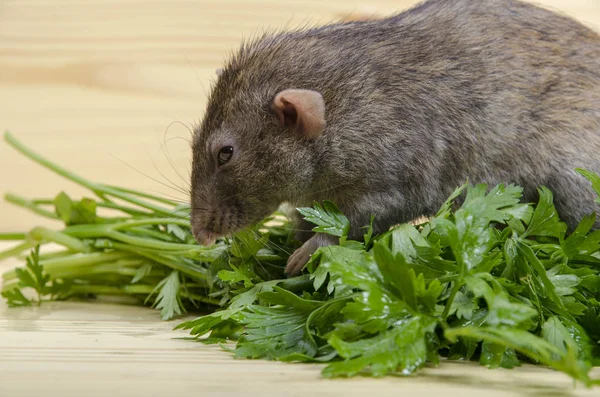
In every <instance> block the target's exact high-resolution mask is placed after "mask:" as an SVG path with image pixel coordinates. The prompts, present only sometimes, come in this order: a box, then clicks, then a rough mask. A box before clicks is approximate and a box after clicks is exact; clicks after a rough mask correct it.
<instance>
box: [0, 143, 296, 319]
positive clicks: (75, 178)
mask: <svg viewBox="0 0 600 397" xmlns="http://www.w3.org/2000/svg"><path fill="white" fill-rule="evenodd" d="M5 140H6V142H7V143H8V144H9V145H11V146H12V147H13V148H15V149H16V150H17V151H19V152H20V153H22V154H23V155H25V156H26V157H28V158H30V159H31V160H33V161H35V162H37V163H38V164H40V165H42V166H44V167H46V168H48V169H49V170H51V171H53V172H55V173H57V174H59V175H61V176H63V177H65V178H66V179H68V180H70V181H72V182H75V183H76V184H78V185H80V186H83V187H85V188H87V189H88V190H89V191H90V192H91V193H92V195H91V196H90V197H85V198H83V199H81V200H73V199H71V198H70V197H69V196H68V195H67V194H65V193H64V192H61V193H59V194H58V195H57V196H56V197H54V198H43V199H37V198H36V199H27V198H24V197H21V196H18V195H15V194H10V193H9V194H6V195H5V196H4V197H5V200H6V201H8V202H10V203H12V204H15V205H18V206H20V207H23V208H26V209H28V210H30V211H33V212H34V213H36V214H38V215H40V216H43V217H45V218H49V219H52V220H55V221H57V222H60V223H63V225H64V227H63V228H62V229H61V230H51V229H49V228H45V227H35V228H33V229H31V230H30V231H29V232H27V233H6V234H0V240H13V241H20V242H19V243H18V244H16V245H15V246H14V247H12V248H10V249H8V250H6V251H3V252H0V260H2V259H5V258H9V257H18V258H22V257H23V255H26V253H27V252H28V251H30V250H31V254H30V255H29V256H28V257H26V258H25V262H26V265H25V267H23V268H17V269H14V270H11V271H8V272H6V273H4V274H3V275H2V296H3V297H4V298H5V299H6V301H7V303H8V305H9V306H11V307H17V306H30V305H32V304H34V303H37V304H40V303H41V302H42V301H44V300H54V299H82V298H91V297H92V298H93V297H97V296H107V295H110V296H113V297H125V298H133V299H136V300H137V301H139V302H140V303H141V304H151V305H152V306H153V307H155V308H156V309H158V310H160V312H161V317H162V319H164V320H169V319H172V318H174V317H176V316H179V315H181V314H183V313H185V312H186V311H187V310H189V309H190V308H192V309H198V308H200V309H203V310H214V309H215V308H218V307H221V306H223V305H226V304H227V303H228V302H229V299H230V292H229V290H230V287H229V284H227V283H225V282H223V281H222V280H221V279H219V278H217V276H216V272H217V271H218V270H217V269H219V267H220V266H222V265H221V262H222V260H223V258H225V257H226V258H227V261H228V264H227V266H228V267H229V268H231V267H235V268H236V269H237V270H238V272H237V274H238V275H240V274H244V277H246V278H248V279H249V280H250V279H253V280H258V279H260V280H261V281H262V280H268V279H272V278H281V277H283V269H282V266H281V265H282V264H283V263H285V257H284V256H283V255H282V254H281V250H284V252H285V251H287V249H286V248H285V247H286V245H287V244H288V243H289V242H288V235H289V233H288V232H287V229H289V227H288V228H286V225H287V220H286V219H285V218H282V217H281V215H279V214H273V215H272V216H271V217H269V218H267V219H265V220H264V221H263V222H262V223H261V224H258V225H255V226H254V227H253V228H249V229H247V230H245V231H244V232H242V233H239V234H238V235H236V236H234V237H233V238H231V239H227V240H222V241H219V242H218V243H217V244H215V245H213V246H211V247H202V246H199V245H198V244H196V242H195V240H194V239H193V237H192V236H191V233H190V211H189V205H187V204H181V203H178V202H176V201H173V200H170V199H165V198H161V197H157V196H153V195H150V194H146V193H143V192H138V191H135V190H131V189H125V188H121V187H116V186H110V185H105V184H100V183H95V182H91V181H89V180H87V179H85V178H83V177H81V176H79V175H76V174H74V173H72V172H70V171H68V170H66V169H64V168H62V167H60V166H59V165H57V164H54V163H52V162H50V161H49V160H47V159H45V158H44V157H42V156H40V155H39V154H37V153H35V152H33V151H32V150H31V149H29V148H27V147H26V146H25V145H23V144H22V143H21V142H19V141H18V140H17V139H16V138H15V137H14V136H12V135H11V134H9V133H6V134H5ZM264 224H269V231H270V233H269V234H268V235H264V234H263V233H262V232H261V230H263V229H264V227H265V226H264ZM49 244H53V245H54V246H55V247H58V248H59V249H58V250H51V251H48V250H44V251H43V252H42V251H41V250H40V247H41V246H42V247H43V246H46V245H49ZM224 253H226V255H224ZM249 257H252V258H254V260H258V261H260V262H261V264H262V266H261V267H260V269H258V271H257V272H250V271H247V272H245V273H244V269H246V268H247V265H246V263H247V262H248V260H247V259H248V258H249ZM236 266H237V267H236ZM227 281H236V280H235V279H228V280H227ZM31 292H33V294H32V293H31Z"/></svg>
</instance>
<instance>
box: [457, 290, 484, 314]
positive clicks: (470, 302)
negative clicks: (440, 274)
mask: <svg viewBox="0 0 600 397" xmlns="http://www.w3.org/2000/svg"><path fill="white" fill-rule="evenodd" d="M477 309H479V305H478V304H477V301H476V300H475V299H473V297H470V296H468V295H466V294H463V293H462V292H460V291H459V292H458V293H457V294H456V296H455V297H454V300H453V301H452V305H451V308H450V314H452V313H456V317H458V318H459V319H460V318H465V319H467V320H470V319H472V318H473V312H474V311H475V310H477Z"/></svg>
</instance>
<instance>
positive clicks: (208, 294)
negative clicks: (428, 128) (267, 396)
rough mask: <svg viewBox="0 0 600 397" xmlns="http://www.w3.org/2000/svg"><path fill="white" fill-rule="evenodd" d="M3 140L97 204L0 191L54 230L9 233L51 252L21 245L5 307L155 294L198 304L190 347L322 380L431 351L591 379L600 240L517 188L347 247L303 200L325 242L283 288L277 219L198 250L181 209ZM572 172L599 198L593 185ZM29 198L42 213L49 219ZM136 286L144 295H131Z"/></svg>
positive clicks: (472, 189) (383, 370) (401, 368)
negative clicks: (307, 367) (316, 374)
mask: <svg viewBox="0 0 600 397" xmlns="http://www.w3.org/2000/svg"><path fill="white" fill-rule="evenodd" d="M6 138H7V141H8V142H9V143H10V144H11V145H12V146H13V147H15V148H17V150H19V151H21V152H22V153H24V154H25V155H26V156H28V157H30V158H32V159H33V160H35V161H37V162H38V163H40V164H42V165H45V166H47V167H48V168H50V169H51V170H53V171H55V172H58V173H59V174H61V175H63V176H66V177H67V178H69V179H71V180H75V181H77V182H79V183H80V184H81V185H83V186H86V187H89V188H90V190H91V191H92V192H94V193H95V194H96V196H97V199H95V200H92V199H87V200H88V201H84V200H85V199H84V200H82V201H80V202H73V201H72V200H70V199H68V198H66V199H65V196H64V195H59V196H58V197H57V198H56V199H54V200H53V201H52V202H51V203H50V202H49V201H48V200H46V201H44V200H25V199H21V198H17V199H15V197H16V196H10V195H9V196H7V198H8V199H9V201H12V202H14V203H17V204H20V205H22V206H24V207H26V208H29V209H31V210H34V211H36V212H37V213H40V214H41V215H46V216H50V215H52V216H57V217H59V218H60V219H62V220H64V221H65V223H67V226H66V228H65V229H63V230H62V231H60V232H55V231H49V230H46V229H39V228H38V229H34V230H33V231H32V232H30V233H28V234H27V236H19V235H16V236H15V235H11V236H12V237H11V238H19V237H25V238H24V242H23V243H22V244H20V245H19V246H18V249H16V250H12V251H10V252H7V253H5V254H4V256H12V255H15V254H16V253H20V252H23V251H24V250H27V249H29V248H31V247H36V246H38V245H39V244H40V243H43V242H47V241H53V242H55V243H58V244H60V245H63V246H64V247H65V251H62V252H61V253H59V254H45V255H46V256H43V254H39V252H38V251H37V250H34V251H33V253H32V255H31V256H30V257H29V258H28V261H27V266H26V268H24V269H17V270H15V271H14V272H9V273H8V274H5V275H4V285H3V295H4V296H5V297H6V298H7V299H8V301H9V304H12V305H15V306H16V305H21V304H28V303H27V302H29V304H30V302H31V300H29V299H28V298H26V297H25V296H24V295H23V293H22V292H21V290H22V289H24V288H27V287H29V288H30V289H33V290H34V291H36V292H37V295H38V297H39V298H38V300H39V299H41V298H42V297H43V296H47V297H49V298H51V299H53V298H57V299H64V298H68V297H72V296H81V295H82V294H83V295H85V294H99V295H102V294H105V293H117V292H118V293H119V294H124V295H134V296H138V295H139V297H141V298H144V300H147V299H148V298H149V297H151V296H156V297H155V302H154V304H155V305H156V306H157V307H158V308H161V309H162V310H161V311H162V314H163V318H165V319H168V318H172V317H173V316H175V315H177V314H180V313H181V312H183V310H184V308H185V307H187V306H188V305H193V304H197V303H198V302H200V303H203V304H204V306H203V308H204V309H207V308H208V309H210V310H211V311H212V313H210V314H208V315H204V316H201V317H199V318H196V319H194V320H191V321H187V322H184V323H182V324H180V325H179V326H178V328H184V329H188V330H189V331H190V333H191V335H193V337H194V338H195V339H197V340H199V341H201V342H203V343H223V342H228V341H234V342H235V347H234V348H233V349H232V352H233V353H234V354H235V356H236V357H240V358H260V359H272V360H281V361H290V362H323V363H328V365H327V366H325V367H324V369H323V375H324V376H328V377H338V376H354V375H357V374H371V375H373V376H383V375H386V374H390V373H402V374H406V375H408V374H412V373H414V372H415V371H417V370H419V369H420V368H422V367H423V366H425V365H428V364H430V365H431V364H433V365H435V364H437V363H439V361H440V359H441V358H447V359H450V360H457V359H467V360H478V361H479V362H480V363H481V364H483V365H486V366H488V367H491V368H497V367H503V368H513V367H516V366H519V365H520V363H522V362H530V363H535V364H540V365H544V366H549V367H552V368H554V369H556V370H559V371H562V372H564V373H567V374H568V375H570V376H571V377H573V378H574V379H576V380H579V381H582V382H583V383H584V384H586V385H588V386H589V385H593V384H597V383H598V381H597V380H592V379H590V376H589V373H590V369H591V368H592V367H593V366H594V365H598V363H599V362H600V303H599V300H600V274H599V273H600V231H592V226H593V225H594V223H595V214H590V215H589V216H587V217H585V218H584V219H582V220H581V223H580V224H579V226H578V227H577V229H576V230H575V231H574V232H573V233H570V234H569V235H567V232H566V231H567V228H566V225H565V224H564V223H562V222H561V221H560V218H559V214H557V212H556V209H555V207H554V205H553V197H552V192H551V191H549V190H548V189H546V188H544V187H541V188H540V189H539V197H540V199H539V202H538V203H535V204H527V203H522V202H521V196H522V189H521V188H520V187H518V186H514V185H508V186H505V185H498V186H496V187H493V188H492V189H491V190H488V187H487V186H485V185H477V186H470V185H467V184H465V185H464V186H461V187H460V188H458V189H456V191H455V192H454V193H453V194H452V195H451V196H450V197H449V198H448V200H447V202H446V203H445V204H444V205H443V206H442V207H441V208H440V210H439V212H438V213H437V214H436V216H434V217H432V218H431V219H429V220H428V221H427V222H425V223H422V224H419V225H410V224H403V225H399V226H396V227H394V228H392V229H391V230H389V231H388V232H386V233H384V234H381V235H378V236H373V233H372V229H371V228H368V229H367V230H366V231H365V234H364V240H363V241H354V240H351V239H349V238H348V234H349V229H350V225H349V222H348V219H347V218H346V217H345V216H344V215H343V214H342V213H340V211H339V210H338V209H337V207H336V206H335V205H334V204H333V203H331V202H324V203H322V205H319V204H317V203H315V205H314V207H313V208H301V209H299V211H300V212H301V214H302V215H303V216H304V217H305V219H307V220H309V221H310V222H312V223H314V224H315V229H314V230H315V231H318V232H321V233H328V234H332V235H335V236H337V237H339V239H340V242H339V244H338V245H335V246H329V247H323V248H321V249H319V250H318V251H317V252H316V253H315V254H314V255H313V257H312V259H311V261H310V262H309V264H308V266H307V268H308V271H309V273H308V274H306V275H303V276H300V277H296V278H291V279H284V278H283V273H282V267H283V265H284V264H285V260H286V257H287V255H288V254H287V253H288V252H290V250H291V249H293V248H294V247H295V246H296V245H295V244H296V242H294V241H293V240H292V239H291V232H290V230H289V226H288V225H287V221H286V220H282V218H281V217H280V215H279V214H275V215H274V216H273V217H270V218H269V219H267V220H265V221H264V222H262V223H261V224H260V225H257V226H256V227H255V228H253V229H248V230H245V231H243V232H241V233H239V234H237V235H236V236H234V237H233V238H232V239H226V240H222V241H220V242H219V243H217V245H215V246H213V247H199V246H197V245H195V244H194V242H193V241H192V240H191V238H190V236H189V209H187V210H186V209H185V208H181V207H180V206H177V205H176V203H173V202H171V203H169V202H166V201H163V202H162V205H163V207H161V208H148V205H147V201H146V199H150V198H152V196H149V195H146V194H143V193H139V192H133V191H131V190H126V189H120V188H116V187H108V186H106V185H99V184H92V183H91V182H88V181H86V180H83V179H82V178H80V177H78V176H73V174H70V173H68V172H67V171H65V170H63V169H61V168H60V167H58V166H56V165H54V164H51V163H49V162H48V161H47V160H45V159H43V158H41V157H39V155H37V154H35V153H32V152H31V151H30V150H28V149H27V148H25V147H24V146H23V145H21V144H20V143H19V142H17V141H16V140H15V139H14V137H12V136H10V135H7V136H6ZM578 171H579V172H580V174H581V175H582V176H583V177H586V178H587V179H588V180H590V182H591V183H592V186H593V187H594V189H595V190H596V192H598V193H599V194H600V178H599V177H598V176H597V175H595V174H593V173H590V172H588V171H585V170H578ZM115 192H116V193H118V194H117V195H115ZM119 195H120V196H119ZM123 195H125V197H123ZM114 197H117V198H119V199H120V200H122V201H123V200H124V201H125V202H127V203H129V204H128V206H127V207H123V208H115V207H116V206H117V205H121V204H117V201H116V200H114ZM458 198H460V199H461V200H460V202H461V203H462V204H461V205H460V206H459V207H458V208H457V209H455V208H456V206H455V201H457V199H458ZM128 199H129V201H128ZM133 199H135V200H136V202H133ZM64 203H66V204H64ZM93 203H95V204H93ZM41 204H53V206H54V211H53V212H48V211H46V210H42V209H41V207H40V205H41ZM131 204H135V205H136V206H137V207H136V208H135V210H134V209H131V207H130V205H131ZM165 204H169V205H170V207H168V208H166V207H165ZM94 205H95V206H96V208H98V207H101V206H108V207H112V208H113V209H120V210H123V209H128V210H130V211H129V212H126V211H125V214H126V216H125V217H124V218H123V217H121V218H118V219H113V218H100V217H99V216H98V215H97V213H96V212H94V211H89V210H88V209H89V208H91V207H93V206H94ZM42 211H46V212H48V213H41V212H42ZM122 212H123V211H122ZM65 214H67V215H65ZM176 214H177V215H176ZM73 219H75V220H76V221H73ZM69 222H71V223H73V224H72V225H69ZM174 226H177V228H173V227H174ZM5 236H7V238H8V237H10V236H9V235H5ZM17 251H18V252H17ZM52 255H56V256H52ZM1 256H2V254H0V257H1ZM80 258H85V260H83V259H81V262H78V261H79V260H80ZM91 258H97V259H96V261H94V260H92V259H91ZM73 264H76V265H73ZM7 276H8V277H7ZM140 283H141V284H140ZM140 286H143V287H144V290H143V291H135V288H136V287H140ZM224 347H225V348H226V349H229V347H227V345H224Z"/></svg>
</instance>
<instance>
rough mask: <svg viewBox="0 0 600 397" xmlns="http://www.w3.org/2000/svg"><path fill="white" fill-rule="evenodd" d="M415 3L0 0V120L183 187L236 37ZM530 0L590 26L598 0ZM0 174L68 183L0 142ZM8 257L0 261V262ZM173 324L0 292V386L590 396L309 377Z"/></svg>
mask: <svg viewBox="0 0 600 397" xmlns="http://www.w3.org/2000/svg"><path fill="white" fill-rule="evenodd" d="M414 1H415V0H375V1H366V0H328V1H317V0H302V1H301V0H285V1H275V0H250V1H247V0H233V1H232V0H220V1H216V0H215V1H200V0H197V1H185V0H162V1H160V0H153V1H141V0H87V1H76V0H57V1H51V0H4V1H2V2H0V128H1V129H2V130H4V129H9V130H10V131H11V132H13V133H14V134H15V135H16V136H17V137H19V138H20V139H21V140H23V141H24V142H25V143H26V144H28V145H30V146H32V147H33V148H34V149H36V150H38V151H40V152H41V153H43V154H44V155H46V156H48V157H49V158H51V159H53V160H55V161H58V162H60V163H61V164H62V165H64V166H66V167H68V168H70V169H72V170H76V171H77V172H78V173H80V174H82V175H84V176H86V177H88V178H90V179H93V180H98V181H104V182H110V183H113V184H118V185H125V186H130V187H133V188H139V189H143V190H147V191H154V192H159V193H161V194H165V195H169V196H174V197H177V198H178V199H181V200H186V199H187V197H186V194H185V189H186V188H187V186H188V182H187V179H186V177H187V173H188V170H189V149H188V145H189V144H188V141H189V139H190V128H191V126H192V125H194V123H196V122H197V121H198V119H199V118H200V116H201V114H202V111H203V108H204V105H205V100H206V95H205V94H206V90H207V89H208V86H209V85H210V80H211V79H212V76H213V74H214V70H215V69H216V68H218V67H219V66H220V64H221V62H222V60H223V58H224V57H225V56H226V55H227V53H228V52H229V51H230V50H231V49H233V48H235V47H236V46H237V45H238V43H239V42H240V39H241V38H242V37H247V36H249V35H251V34H253V33H254V32H256V31H258V30H260V29H261V28H263V27H271V28H275V27H280V26H283V25H287V26H295V25H298V24H301V23H305V22H308V21H310V22H311V23H322V22H327V21H331V20H338V19H340V18H343V17H345V16H347V15H349V14H351V13H353V12H358V13H362V14H368V13H372V12H376V13H377V14H380V15H385V14H389V13H391V12H395V11H399V10H402V9H404V8H406V7H408V6H410V5H411V4H413V3H414ZM541 3H543V4H545V5H547V6H551V7H555V8H558V9H560V10H563V11H566V12H568V13H569V14H571V15H573V16H575V17H577V18H579V19H581V20H583V21H584V22H586V23H588V24H590V25H591V26H594V27H597V28H600V2H599V1H598V0H544V1H541ZM163 143H167V145H166V147H167V148H168V154H169V157H170V159H171V160H172V162H173V167H172V166H171V165H170V162H169V160H168V158H167V154H166V152H167V151H164V150H161V146H162V144H163ZM179 175H181V176H183V178H180V176H179ZM0 176H1V179H0V190H1V191H3V192H4V191H13V192H15V193H19V194H22V195H25V196H28V197H40V196H45V197H52V196H54V195H55V194H57V193H58V192H59V191H60V190H65V191H67V192H68V193H70V194H72V195H74V196H77V195H79V194H81V193H82V190H81V189H79V188H77V187H75V186H73V185H72V184H68V183H65V182H64V180H62V179H60V178H58V177H56V176H54V175H51V174H49V173H48V172H47V171H45V170H43V169H41V168H40V167H38V166H37V165H34V164H32V163H30V162H29V161H28V160H26V159H24V158H22V157H21V156H19V155H18V154H16V153H15V152H14V151H12V150H11V149H10V148H8V147H7V146H6V145H4V144H0ZM40 224H41V225H48V226H54V227H58V226H59V225H57V224H53V223H51V222H46V221H43V222H42V221H40V219H39V218H38V217H35V216H33V215H31V214H29V213H27V212H25V211H22V210H20V209H15V208H13V207H11V206H9V205H7V204H5V203H0V232H7V231H20V230H27V229H29V228H31V227H32V226H34V225H40ZM4 246H5V245H2V247H4ZM0 248H1V247H0ZM14 265H15V262H10V261H7V262H3V263H0V270H1V271H4V270H6V269H8V268H10V267H12V266H14ZM175 324H176V323H172V322H169V323H165V322H161V321H160V320H159V318H158V315H157V312H155V311H154V310H150V309H143V308H138V307H128V306H115V305H109V304H83V303H68V302H67V303H52V304H47V305H43V306H42V307H39V308H26V309H7V308H6V305H5V304H4V302H2V303H0V396H1V397H5V396H6V397H8V396H34V395H44V396H61V397H66V396H84V395H85V396H137V395H140V396H141V395H144V396H154V395H157V396H158V395H160V396H174V395H177V394H183V393H185V394H186V395H200V396H202V395H224V396H225V395H235V396H237V395H256V396H296V395H302V396H312V395H315V396H319V395H331V394H334V393H337V394H340V395H348V396H353V395H357V396H359V395H360V396H366V395H370V394H374V395H381V396H384V395H394V396H398V395H407V396H413V395H419V394H420V395H424V396H425V395H427V396H429V395H442V394H443V395H446V396H448V395H460V396H462V397H468V396H475V395H486V396H532V397H533V396H542V395H553V396H592V395H596V396H597V395H599V394H600V392H599V391H598V390H583V389H576V390H573V389H572V384H571V382H570V381H569V379H568V378H567V377H565V376H563V375H561V374H557V373H555V372H551V371H547V370H543V369H538V368H532V367H523V368H520V369H517V370H513V371H506V370H494V371H490V370H487V369H486V368H483V367H479V366H476V365H472V364H468V363H444V364H443V365H442V366H441V367H440V368H433V369H427V370H425V371H424V372H423V374H421V375H419V376H417V377H412V378H401V377H389V378H385V379H380V380H373V379H366V378H360V379H351V380H323V379H320V378H319V371H320V367H318V366H312V365H293V364H281V363H273V362H265V361H245V360H243V361H237V360H233V359H232V358H231V356H230V355H229V354H228V353H225V352H222V351H221V350H220V349H219V348H218V347H207V346H203V345H201V344H198V343H193V342H190V341H184V340H178V339H174V338H176V337H180V336H186V335H187V334H186V333H185V332H174V331H172V327H173V326H174V325H175ZM596 376H600V373H598V371H597V372H596Z"/></svg>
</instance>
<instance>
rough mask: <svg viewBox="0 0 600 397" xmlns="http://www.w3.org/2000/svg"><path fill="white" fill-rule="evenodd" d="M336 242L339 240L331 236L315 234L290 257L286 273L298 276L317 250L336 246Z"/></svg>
mask: <svg viewBox="0 0 600 397" xmlns="http://www.w3.org/2000/svg"><path fill="white" fill-rule="evenodd" d="M336 240H337V238H335V237H333V236H330V235H326V234H320V233H317V234H315V235H314V236H312V237H311V238H309V239H308V240H307V241H306V242H305V243H304V244H302V246H301V247H300V248H298V249H297V250H296V251H294V253H293V254H292V255H290V257H289V259H288V262H287V266H286V267H285V273H286V274H287V275H288V276H297V275H298V274H300V272H301V271H302V269H303V268H304V266H305V265H306V264H307V263H308V261H309V260H310V257H311V255H312V254H314V253H315V251H316V250H317V249H319V248H320V247H324V246H327V245H332V244H336V243H337V241H336Z"/></svg>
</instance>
